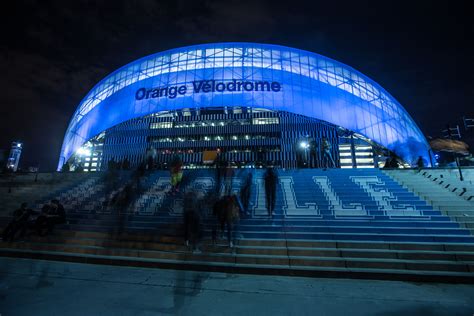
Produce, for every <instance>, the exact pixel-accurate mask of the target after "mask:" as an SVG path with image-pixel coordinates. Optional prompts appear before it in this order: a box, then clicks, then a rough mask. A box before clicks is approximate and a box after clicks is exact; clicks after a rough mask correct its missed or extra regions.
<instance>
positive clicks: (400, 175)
mask: <svg viewBox="0 0 474 316" xmlns="http://www.w3.org/2000/svg"><path fill="white" fill-rule="evenodd" d="M384 172H385V173H386V174H387V175H389V176H391V177H392V178H394V179H395V180H397V181H398V182H399V183H401V184H403V186H404V187H406V188H407V189H409V190H410V191H412V192H414V193H415V194H417V195H418V196H420V197H422V198H423V199H424V200H426V201H427V202H428V203H429V204H430V205H432V206H433V207H434V208H435V209H437V210H440V211H441V212H442V213H443V214H445V215H447V216H449V217H450V218H451V219H452V220H453V221H455V222H457V223H459V224H460V225H461V227H465V228H467V229H470V230H471V233H474V200H472V199H466V198H465V196H464V194H463V195H462V196H460V195H459V194H458V193H460V192H462V190H460V189H458V190H454V192H453V191H452V189H450V187H451V188H452V187H454V185H453V183H454V184H455V185H456V186H457V187H459V183H458V182H460V181H459V180H458V182H456V181H455V180H451V181H448V182H449V183H450V186H449V187H448V188H446V186H444V185H442V184H440V183H439V182H440V181H443V180H440V181H437V180H439V179H444V177H443V178H441V177H440V175H443V174H444V175H446V174H448V171H446V170H443V169H441V170H423V171H421V172H417V171H414V170H400V169H399V170H386V171H384ZM447 178H449V176H447ZM435 179H436V180H435ZM469 179H470V177H469V178H468V180H466V181H467V182H466V183H465V184H464V187H469V183H470V180H469ZM443 183H444V182H443ZM471 192H472V191H471Z"/></svg>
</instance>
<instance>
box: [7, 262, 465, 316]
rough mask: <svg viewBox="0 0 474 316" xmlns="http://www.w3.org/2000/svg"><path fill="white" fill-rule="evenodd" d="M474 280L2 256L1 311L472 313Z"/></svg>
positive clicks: (39, 313)
mask: <svg viewBox="0 0 474 316" xmlns="http://www.w3.org/2000/svg"><path fill="white" fill-rule="evenodd" d="M473 314H474V286H472V285H449V284H418V283H409V282H391V281H371V280H342V279H312V278H299V277H293V278H291V277H280V276H253V275H235V274H225V273H206V272H204V273H203V272H190V271H176V270H159V269H141V268H129V267H113V266H102V265H85V264H76V263H63V262H53V261H40V260H28V259H8V258H0V315H1V316H8V315H35V316H37V315H68V316H72V315H207V316H208V315H226V316H230V315H331V316H332V315H349V316H356V315H404V316H405V315H469V316H471V315H473Z"/></svg>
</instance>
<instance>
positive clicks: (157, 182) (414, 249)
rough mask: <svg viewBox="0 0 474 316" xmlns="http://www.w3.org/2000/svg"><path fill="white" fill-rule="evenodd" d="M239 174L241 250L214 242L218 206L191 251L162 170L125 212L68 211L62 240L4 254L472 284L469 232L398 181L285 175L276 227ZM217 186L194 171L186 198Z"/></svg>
mask: <svg viewBox="0 0 474 316" xmlns="http://www.w3.org/2000/svg"><path fill="white" fill-rule="evenodd" d="M236 171H237V172H236V175H235V178H234V181H233V191H235V192H238V191H239V189H240V186H241V184H242V182H243V179H244V178H245V176H246V173H247V172H253V183H254V184H253V187H252V192H251V197H250V201H251V202H250V209H251V215H250V216H249V217H246V218H242V219H241V221H240V225H239V228H238V232H237V233H236V235H235V238H236V239H237V241H236V246H235V247H234V248H233V249H230V248H228V247H227V246H226V241H225V240H220V241H219V242H218V243H217V245H212V244H211V242H210V238H209V236H210V232H211V230H212V228H213V227H214V225H215V222H214V219H213V218H212V217H211V216H209V213H210V208H211V206H212V205H211V203H207V208H208V209H207V211H205V214H203V221H202V231H203V234H204V238H203V241H202V245H201V250H202V252H201V253H193V252H191V251H190V250H189V249H187V248H186V247H185V246H184V245H183V240H182V235H183V231H182V221H183V220H182V196H181V195H176V196H172V195H170V194H167V191H168V189H169V182H168V181H169V173H168V172H165V171H155V172H151V173H148V174H147V175H146V176H145V177H144V178H143V179H142V180H141V183H140V186H142V192H143V193H142V194H141V195H140V196H139V197H138V198H137V199H136V200H135V201H134V203H133V206H131V207H130V209H128V210H126V213H123V214H118V212H117V211H115V210H109V212H103V211H101V210H97V209H91V210H87V209H71V208H69V209H68V225H64V226H63V227H62V228H61V229H60V230H58V231H57V232H56V233H55V234H54V235H52V236H49V237H46V238H41V237H36V236H31V237H29V239H28V240H27V241H25V242H22V243H0V255H2V256H14V257H30V258H42V259H52V260H65V261H74V262H89V263H102V264H116V265H136V266H149V267H164V268H180V269H196V270H208V271H226V272H241V273H258V274H284V275H305V276H332V277H354V278H373V279H396V280H418V281H437V282H440V281H445V282H473V281H474V273H473V272H474V237H473V236H472V235H471V232H470V231H469V230H468V229H466V228H465V227H461V226H460V225H459V224H458V223H457V222H456V221H454V220H452V219H451V218H450V217H449V216H446V215H443V214H442V213H441V212H440V210H438V209H436V208H434V207H433V206H431V205H430V204H428V203H426V202H425V201H424V200H422V199H420V198H419V197H418V196H417V195H415V194H414V193H413V192H410V191H409V190H408V189H406V188H404V187H403V186H402V185H400V184H399V183H398V182H396V181H395V180H393V178H392V177H391V176H392V175H391V174H390V176H389V175H387V174H385V173H383V172H381V171H380V170H376V169H334V170H327V171H323V170H317V169H306V170H297V171H283V170H279V172H278V174H279V183H278V187H277V199H276V208H275V216H274V218H273V220H272V219H269V218H268V216H267V212H266V209H265V205H264V204H263V202H264V200H265V198H264V180H263V171H262V170H252V171H249V170H246V169H238V170H236ZM213 177H214V172H213V171H212V170H198V171H187V172H185V183H184V184H183V187H182V189H184V190H188V189H193V190H195V191H197V192H201V193H202V195H203V196H206V194H207V193H209V192H214V191H215V187H214V185H215V182H214V178H213ZM91 197H94V199H96V198H97V196H95V195H91ZM206 201H207V200H204V203H206ZM83 205H85V204H83ZM118 226H122V227H118ZM119 228H120V229H119Z"/></svg>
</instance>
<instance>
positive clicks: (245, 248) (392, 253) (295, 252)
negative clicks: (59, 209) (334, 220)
mask: <svg viewBox="0 0 474 316" xmlns="http://www.w3.org/2000/svg"><path fill="white" fill-rule="evenodd" d="M29 241H30V242H34V243H53V244H61V243H66V244H68V245H77V246H94V247H104V248H125V249H133V250H156V251H167V252H185V251H187V250H188V249H187V247H185V246H184V245H182V244H170V243H157V242H137V241H126V240H120V241H119V240H112V239H96V238H74V237H70V238H60V237H59V238H58V237H56V238H55V237H48V238H40V237H33V238H30V239H29ZM349 245H350V244H349ZM350 246H352V245H350ZM201 249H202V250H203V251H204V252H206V253H222V252H224V253H229V252H230V249H229V248H228V247H222V246H219V245H213V244H211V243H210V241H209V240H207V241H204V242H203V243H202V244H201ZM235 251H236V253H237V254H245V255H252V254H254V255H275V256H316V257H346V258H383V259H408V260H447V261H461V260H464V261H474V253H472V252H468V251H466V252H447V251H433V250H419V249H418V250H399V249H362V248H359V249H353V248H352V247H348V248H343V247H327V246H326V247H318V248H316V247H291V246H288V245H287V246H286V247H281V246H273V245H266V246H257V245H250V246H249V245H240V243H238V245H237V247H236V249H235Z"/></svg>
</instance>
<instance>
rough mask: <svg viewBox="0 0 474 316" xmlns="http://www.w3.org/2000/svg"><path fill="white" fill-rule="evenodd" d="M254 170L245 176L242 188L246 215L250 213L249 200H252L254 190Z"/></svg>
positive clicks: (241, 196) (241, 197)
mask: <svg viewBox="0 0 474 316" xmlns="http://www.w3.org/2000/svg"><path fill="white" fill-rule="evenodd" d="M252 178H253V175H252V172H249V173H247V176H246V177H245V180H244V184H243V185H242V188H241V189H240V201H241V202H242V208H243V211H244V213H245V214H246V215H250V210H249V202H250V192H251V190H252Z"/></svg>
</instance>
